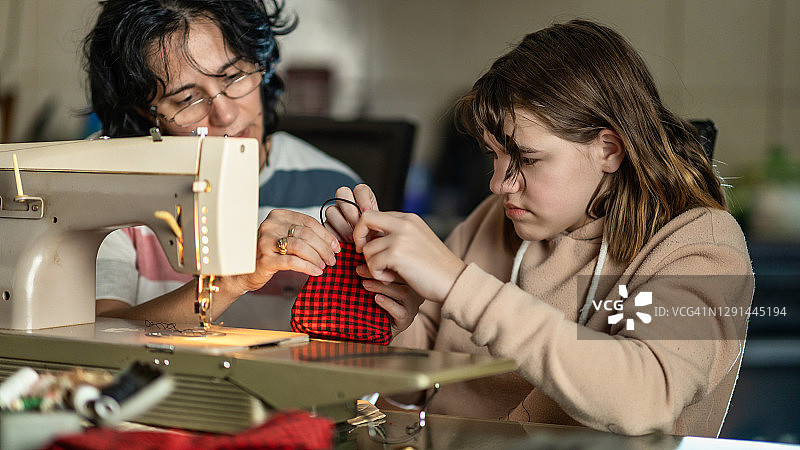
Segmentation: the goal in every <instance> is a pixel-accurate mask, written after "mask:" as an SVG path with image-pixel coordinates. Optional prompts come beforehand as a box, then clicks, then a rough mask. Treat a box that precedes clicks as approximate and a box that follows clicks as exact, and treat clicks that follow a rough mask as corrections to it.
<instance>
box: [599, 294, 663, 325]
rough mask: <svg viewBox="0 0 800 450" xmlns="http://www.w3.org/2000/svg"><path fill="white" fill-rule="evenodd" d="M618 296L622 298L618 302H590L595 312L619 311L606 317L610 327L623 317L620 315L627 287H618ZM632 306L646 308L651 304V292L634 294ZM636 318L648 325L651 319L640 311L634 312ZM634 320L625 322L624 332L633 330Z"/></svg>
mask: <svg viewBox="0 0 800 450" xmlns="http://www.w3.org/2000/svg"><path fill="white" fill-rule="evenodd" d="M619 295H620V297H622V299H620V300H597V301H595V300H592V306H593V307H594V309H595V310H596V311H599V310H601V309H604V310H606V311H619V312H618V313H617V314H613V315H610V316H608V323H609V324H610V325H614V324H617V323H619V321H620V320H622V319H623V318H624V317H625V315H624V314H623V313H622V302H623V301H625V299H627V298H628V287H627V286H625V285H624V284H621V285H620V286H619ZM633 304H634V306H636V307H637V308H639V307H641V306H647V305H651V304H653V293H652V292H639V293H638V294H636V297H634V299H633ZM636 317H638V318H639V320H641V321H642V322H643V323H650V321H651V320H653V318H652V317H651V316H650V314H647V313H643V312H640V311H637V312H636ZM634 322H635V321H634V320H633V318H628V319H627V320H626V321H625V329H626V330H633V329H634Z"/></svg>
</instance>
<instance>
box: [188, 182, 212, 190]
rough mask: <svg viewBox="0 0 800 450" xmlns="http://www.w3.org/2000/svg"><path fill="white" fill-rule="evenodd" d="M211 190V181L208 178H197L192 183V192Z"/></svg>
mask: <svg viewBox="0 0 800 450" xmlns="http://www.w3.org/2000/svg"><path fill="white" fill-rule="evenodd" d="M210 190H211V183H209V182H208V180H197V181H195V182H193V183H192V192H208V191H210Z"/></svg>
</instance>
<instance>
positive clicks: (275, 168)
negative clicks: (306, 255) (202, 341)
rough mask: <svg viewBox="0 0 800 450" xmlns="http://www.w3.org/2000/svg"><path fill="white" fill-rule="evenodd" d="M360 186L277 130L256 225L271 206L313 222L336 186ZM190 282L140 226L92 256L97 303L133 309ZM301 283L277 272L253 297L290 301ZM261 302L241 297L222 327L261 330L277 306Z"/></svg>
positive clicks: (339, 166) (262, 176)
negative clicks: (105, 301) (109, 301)
mask: <svg viewBox="0 0 800 450" xmlns="http://www.w3.org/2000/svg"><path fill="white" fill-rule="evenodd" d="M360 182H361V181H360V178H359V177H358V175H356V174H355V172H353V171H352V170H351V169H350V168H349V167H347V166H346V165H344V164H343V163H341V162H340V161H337V160H335V159H333V158H331V157H330V156H328V155H326V154H325V153H323V152H321V151H320V150H318V149H317V148H315V147H313V146H312V145H310V144H308V143H307V142H305V141H302V140H300V139H298V138H296V137H294V136H292V135H290V134H287V133H284V132H277V133H275V134H273V135H272V137H271V146H270V154H269V162H268V164H267V165H266V167H264V168H262V169H261V171H260V173H259V195H258V199H259V201H258V203H259V208H258V215H259V223H260V222H262V221H263V220H264V219H265V218H266V217H267V215H268V214H269V212H270V211H272V210H273V209H275V208H283V209H291V210H294V211H298V212H302V213H305V214H308V215H310V216H312V217H315V218H317V217H319V209H320V206H321V205H322V202H324V201H325V200H327V199H329V198H331V197H333V195H334V193H335V191H336V189H337V188H339V187H341V186H349V187H351V188H352V187H354V186H355V185H356V184H358V183H360ZM191 279H192V276H191V275H186V274H181V273H177V272H175V271H174V270H173V269H172V266H170V264H169V262H168V260H167V257H166V255H165V254H164V250H163V249H162V248H161V245H160V244H159V243H158V239H157V238H156V235H155V234H154V233H153V232H152V231H151V230H150V229H149V228H147V227H145V226H137V227H130V228H124V229H120V230H116V231H113V232H111V234H109V235H108V236H107V237H106V239H105V240H104V241H103V243H102V245H101V246H100V249H99V251H98V253H97V281H96V298H98V299H114V300H121V301H123V302H125V303H128V304H130V305H131V306H133V305H138V304H141V303H144V302H146V301H148V300H150V299H153V298H155V297H158V296H160V295H163V294H166V293H168V292H170V291H172V290H174V289H176V288H178V287H180V286H181V285H183V284H185V283H186V282H188V281H190V280H191ZM304 282H305V276H304V275H302V274H294V273H289V272H286V273H284V272H279V273H278V274H276V276H275V277H273V280H271V281H270V282H269V283H267V285H266V286H265V287H264V288H262V289H261V290H259V291H258V292H257V293H255V294H253V295H254V296H255V297H259V296H272V297H275V296H278V297H281V298H284V299H292V300H293V295H294V294H296V291H297V290H298V289H299V287H300V286H302V284H303V283H304ZM251 294H252V293H251ZM251 296H252V295H251ZM261 300H264V299H255V300H253V299H252V298H251V299H244V298H243V299H240V300H237V301H236V302H234V304H233V306H231V308H229V309H228V311H226V313H225V315H224V316H223V317H226V316H228V317H229V318H228V319H227V322H226V324H228V325H233V326H250V327H262V326H261V325H263V320H262V319H264V320H266V319H265V318H264V316H265V315H267V316H269V315H270V313H269V311H268V310H269V309H270V307H271V306H276V305H271V304H268V303H270V302H269V301H261ZM254 302H255V303H254ZM265 303H267V304H265ZM272 303H274V302H272ZM284 306H285V305H284ZM281 308H283V307H281ZM254 309H255V311H254ZM237 310H238V312H237ZM265 311H266V313H265ZM254 314H255V315H256V317H254ZM237 317H239V318H240V319H241V320H238V319H237ZM231 322H237V323H231ZM287 326H288V321H287ZM273 328H274V327H273Z"/></svg>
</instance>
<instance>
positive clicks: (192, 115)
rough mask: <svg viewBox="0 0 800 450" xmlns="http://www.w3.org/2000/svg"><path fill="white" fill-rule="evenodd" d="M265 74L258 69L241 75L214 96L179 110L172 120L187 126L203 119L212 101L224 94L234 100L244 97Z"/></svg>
mask: <svg viewBox="0 0 800 450" xmlns="http://www.w3.org/2000/svg"><path fill="white" fill-rule="evenodd" d="M263 74H264V72H263V71H258V72H252V73H248V74H244V75H242V76H240V77H239V78H237V79H235V80H233V81H231V82H230V84H228V85H227V86H226V87H225V88H224V89H223V90H222V91H220V92H219V93H218V94H217V95H215V96H214V97H205V98H202V99H200V100H197V101H196V102H194V103H192V104H191V105H189V106H186V107H185V108H183V109H181V110H179V111H177V112H176V113H175V115H174V116H173V117H172V119H170V121H171V122H173V123H175V125H178V126H179V127H186V126H189V125H193V124H195V123H197V122H199V121H201V120H203V119H204V118H205V117H206V116H207V115H208V114H209V113H210V112H211V103H212V102H213V101H214V100H215V99H216V98H217V97H219V96H220V95H224V96H226V97H228V98H230V99H232V100H236V99H239V98H242V97H244V96H246V95H248V94H250V93H251V92H253V91H254V90H256V88H258V86H259V85H260V84H261V78H262V76H263Z"/></svg>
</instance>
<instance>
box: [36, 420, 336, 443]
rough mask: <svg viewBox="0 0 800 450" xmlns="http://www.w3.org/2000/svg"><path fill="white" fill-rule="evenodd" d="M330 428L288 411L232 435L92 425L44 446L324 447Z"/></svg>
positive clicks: (329, 424)
mask: <svg viewBox="0 0 800 450" xmlns="http://www.w3.org/2000/svg"><path fill="white" fill-rule="evenodd" d="M333 430H334V425H333V422H331V421H330V420H328V419H325V418H322V417H311V416H310V415H309V414H308V413H307V412H304V411H291V412H285V413H280V414H276V415H275V416H273V417H272V418H271V419H270V420H269V421H267V423H265V424H263V425H261V426H258V427H255V428H251V429H249V430H245V431H243V432H241V433H239V434H236V435H233V436H229V435H219V434H189V433H170V432H161V431H119V430H114V429H108V428H92V429H90V430H88V431H86V432H85V433H80V434H73V435H69V436H64V437H61V438H59V439H57V440H56V441H55V442H53V443H52V444H51V445H50V446H49V447H47V448H48V449H53V450H66V449H86V450H94V449H97V450H101V449H108V448H124V449H126V450H131V449H133V450H145V449H161V448H164V449H167V448H168V449H170V450H189V449H196V448H203V449H220V450H221V449H229V450H234V449H251V448H252V449H274V450H278V449H280V450H290V449H326V448H333V444H334V442H333V440H334V434H333Z"/></svg>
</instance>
